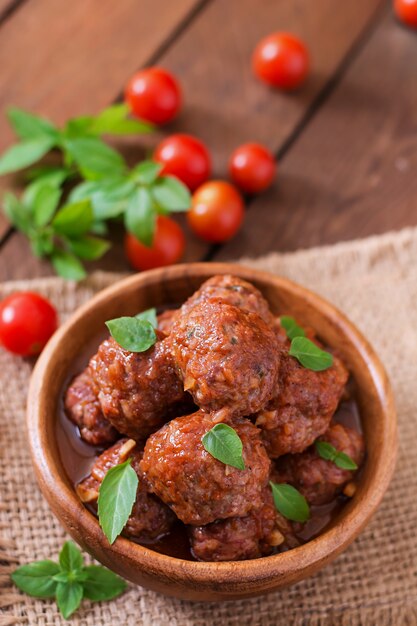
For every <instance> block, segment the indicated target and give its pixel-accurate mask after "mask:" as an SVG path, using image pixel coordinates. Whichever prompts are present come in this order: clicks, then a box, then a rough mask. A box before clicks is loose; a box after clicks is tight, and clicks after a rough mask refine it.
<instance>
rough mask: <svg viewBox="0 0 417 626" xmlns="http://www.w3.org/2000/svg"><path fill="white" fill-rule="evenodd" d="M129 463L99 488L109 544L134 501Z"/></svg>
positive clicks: (134, 483)
mask: <svg viewBox="0 0 417 626" xmlns="http://www.w3.org/2000/svg"><path fill="white" fill-rule="evenodd" d="M137 321H138V320H137ZM130 462H131V459H129V460H128V461H125V463H121V464H120V465H116V466H115V467H112V468H111V469H109V471H108V472H107V473H106V475H105V477H104V479H103V482H102V483H101V485H100V488H99V493H98V518H99V522H100V526H101V528H102V529H103V532H104V534H105V535H106V537H107V539H108V541H109V543H110V544H112V543H114V541H115V540H116V537H118V536H119V535H120V533H121V532H122V530H123V528H124V527H125V525H126V522H127V520H128V519H129V516H130V514H131V512H132V508H133V505H134V503H135V500H136V491H137V488H138V484H139V481H138V477H137V475H136V472H135V470H134V469H133V467H132V466H131V465H130Z"/></svg>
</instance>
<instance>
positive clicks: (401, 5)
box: [394, 0, 417, 28]
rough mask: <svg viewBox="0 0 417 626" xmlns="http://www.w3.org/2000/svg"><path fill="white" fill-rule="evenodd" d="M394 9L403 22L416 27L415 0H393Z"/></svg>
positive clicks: (416, 12)
mask: <svg viewBox="0 0 417 626" xmlns="http://www.w3.org/2000/svg"><path fill="white" fill-rule="evenodd" d="M394 11H395V13H396V15H397V17H398V19H399V20H401V21H402V22H404V24H407V26H411V27H413V28H417V0H394Z"/></svg>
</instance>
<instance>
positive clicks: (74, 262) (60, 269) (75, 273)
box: [51, 250, 87, 280]
mask: <svg viewBox="0 0 417 626" xmlns="http://www.w3.org/2000/svg"><path fill="white" fill-rule="evenodd" d="M51 262H52V265H53V266H54V269H55V271H56V273H57V274H58V275H59V276H62V278H66V279H67V280H82V279H83V278H85V277H86V276H87V274H86V271H85V269H84V268H83V266H82V264H81V263H80V261H79V260H78V259H77V257H75V256H74V255H73V254H71V253H70V252H66V251H64V250H54V252H53V253H52V254H51Z"/></svg>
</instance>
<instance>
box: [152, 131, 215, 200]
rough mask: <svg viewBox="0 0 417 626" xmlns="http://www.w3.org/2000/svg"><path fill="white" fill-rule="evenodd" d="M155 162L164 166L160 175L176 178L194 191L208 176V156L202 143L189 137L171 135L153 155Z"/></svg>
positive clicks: (209, 167) (209, 163) (209, 164)
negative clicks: (169, 175)
mask: <svg viewBox="0 0 417 626" xmlns="http://www.w3.org/2000/svg"><path fill="white" fill-rule="evenodd" d="M154 159H155V161H158V163H162V165H163V166H164V168H163V170H162V174H171V175H172V176H176V177H177V178H179V179H180V180H182V182H183V183H184V184H185V185H187V187H188V188H189V189H190V190H191V191H194V189H197V187H199V186H200V185H202V184H203V183H204V182H205V181H206V180H207V179H208V177H209V176H210V172H211V159H210V154H209V152H208V150H207V148H206V146H205V145H204V144H203V142H202V141H200V140H199V139H197V138H196V137H192V136H191V135H183V134H177V135H171V137H167V138H166V139H164V140H163V141H161V143H160V144H159V146H157V148H156V150H155V153H154Z"/></svg>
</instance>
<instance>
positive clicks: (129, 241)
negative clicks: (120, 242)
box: [125, 215, 185, 271]
mask: <svg viewBox="0 0 417 626" xmlns="http://www.w3.org/2000/svg"><path fill="white" fill-rule="evenodd" d="M184 248H185V237H184V233H183V231H182V229H181V227H180V226H178V224H177V223H176V222H174V220H172V219H171V218H169V217H165V216H164V215H159V216H158V218H157V222H156V231H155V236H154V240H153V244H152V246H151V247H150V248H148V247H147V246H145V245H143V243H141V242H140V241H138V240H137V239H136V237H135V236H134V235H132V234H131V233H126V237H125V254H126V256H127V259H128V261H129V263H130V265H131V266H132V267H133V268H134V269H135V270H138V271H140V270H151V269H153V268H154V267H162V266H163V265H171V264H172V263H176V262H177V261H179V260H180V258H181V257H182V255H183V254H184Z"/></svg>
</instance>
